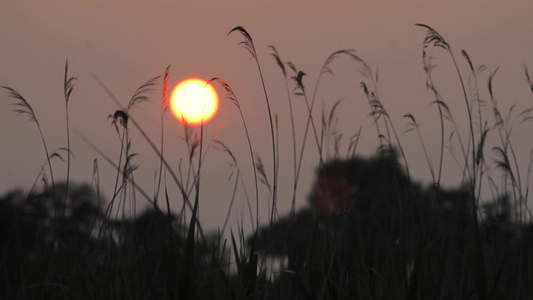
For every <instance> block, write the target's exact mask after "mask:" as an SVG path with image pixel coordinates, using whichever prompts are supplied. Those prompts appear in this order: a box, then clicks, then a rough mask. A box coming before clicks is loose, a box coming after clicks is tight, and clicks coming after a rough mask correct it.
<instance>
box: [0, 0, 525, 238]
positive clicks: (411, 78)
mask: <svg viewBox="0 0 533 300" xmlns="http://www.w3.org/2000/svg"><path fill="white" fill-rule="evenodd" d="M532 17H533V4H532V3H531V1H505V2H503V1H492V0H489V1H481V0H473V1H433V0H429V1H418V0H416V1H403V0H401V1H366V0H365V1H362V0H356V1H354V0H350V1H341V0H339V1H209V0H206V1H162V0H158V1H138V0H129V1H75V2H72V1H57V0H51V1H11V0H3V1H2V9H1V10H0V20H1V21H0V23H1V26H0V85H1V86H7V87H11V88H13V89H15V90H17V91H18V92H19V93H20V94H21V95H22V96H23V97H24V98H25V99H26V100H27V101H28V102H29V104H30V105H31V106H32V108H33V110H34V112H35V115H36V117H37V119H38V120H39V123H40V124H41V128H42V131H43V134H44V137H45V140H46V142H47V145H48V147H49V149H50V151H54V150H56V149H58V148H61V147H66V118H65V102H64V96H63V79H64V78H63V76H64V68H65V62H66V61H67V60H68V63H69V75H70V76H74V77H76V78H77V82H76V85H75V86H74V89H73V92H72V94H71V99H70V101H69V111H68V113H69V121H70V129H71V149H72V153H73V156H72V163H71V179H72V180H74V181H76V182H90V181H91V179H92V178H93V169H94V168H93V166H94V159H95V158H96V159H97V160H98V170H99V175H100V177H99V181H100V186H101V190H102V193H103V194H104V196H105V197H107V199H109V198H110V197H111V196H112V193H113V187H114V183H115V176H116V171H115V170H114V169H113V167H112V166H110V165H109V164H107V163H106V161H105V159H104V158H102V157H101V156H100V155H99V154H98V153H96V152H95V151H94V150H93V149H91V148H90V147H89V146H88V145H87V144H86V143H85V142H83V140H82V138H81V137H80V136H83V137H84V138H86V139H88V140H90V141H91V142H92V143H93V144H94V145H96V146H97V147H98V148H99V149H100V150H101V151H102V152H103V153H105V154H106V155H107V156H108V157H110V158H112V159H113V160H114V161H118V157H119V153H120V141H119V139H118V137H117V134H116V131H115V129H114V127H113V126H112V125H111V121H110V120H108V118H107V117H108V115H110V114H112V113H114V112H115V111H116V110H117V109H119V108H118V106H117V105H116V104H115V103H114V102H113V101H112V100H111V98H110V97H109V95H108V94H107V93H106V92H105V90H104V89H103V88H102V87H101V86H100V85H99V84H98V82H97V80H96V79H95V78H98V80H100V81H101V82H102V83H104V85H105V86H106V87H107V88H108V89H109V90H110V91H111V92H112V93H113V94H114V95H115V96H116V97H117V99H119V101H121V103H122V104H123V105H126V104H127V102H128V101H129V99H130V98H131V96H132V95H133V93H134V92H135V90H136V89H137V88H138V87H139V86H141V85H142V84H143V83H145V82H146V81H148V80H149V79H151V78H153V77H155V76H158V75H162V74H163V73H164V71H165V69H166V67H167V66H169V65H170V66H171V67H170V85H171V86H174V85H175V84H176V83H178V82H179V81H181V80H183V79H185V78H188V77H200V78H204V79H210V78H212V77H219V78H222V79H223V80H224V81H226V82H227V83H228V84H229V85H230V86H231V88H232V89H233V91H234V92H235V94H236V96H237V98H238V101H239V104H240V107H241V109H242V112H243V115H244V118H245V120H246V122H247V126H248V129H249V133H250V138H251V143H252V145H253V148H254V153H256V155H257V156H259V157H260V158H261V159H262V161H263V162H264V164H265V171H266V173H267V176H269V178H270V180H272V150H271V149H272V145H271V137H270V123H269V119H268V112H267V107H266V102H265V96H264V92H263V87H262V84H261V78H260V76H259V72H258V69H257V65H256V64H255V61H254V60H253V59H251V56H250V54H249V53H248V52H247V51H246V50H245V49H243V48H242V47H241V46H240V45H239V43H240V42H241V41H242V40H243V38H242V36H241V35H240V34H238V33H232V34H230V35H228V32H229V31H230V30H231V29H232V28H234V27H236V26H243V27H244V28H245V29H246V30H247V31H248V32H249V33H250V35H251V36H252V38H253V41H254V45H255V48H256V51H257V56H258V59H259V62H260V66H261V70H262V72H263V76H264V82H265V87H266V90H267V94H268V97H269V100H270V105H271V110H272V113H273V114H274V115H275V116H277V119H278V128H279V148H280V150H279V153H280V155H279V156H280V158H279V159H280V183H279V196H278V201H279V202H278V209H279V212H280V214H281V215H283V214H286V213H287V212H288V211H289V209H290V206H291V200H292V191H293V188H292V184H293V182H292V180H293V179H292V178H293V177H292V176H293V167H292V166H293V160H292V151H293V150H292V134H291V125H290V124H291V123H290V114H289V106H288V103H289V102H288V101H289V97H288V95H287V92H286V86H285V80H284V77H283V74H282V72H281V70H280V68H279V67H278V65H277V64H276V62H275V61H274V59H273V58H272V56H271V53H272V50H271V48H269V46H270V45H272V46H275V47H276V49H277V51H278V53H279V55H280V56H281V59H282V60H283V61H290V62H292V63H293V64H294V65H295V66H296V67H297V68H298V70H302V71H304V72H305V73H306V74H307V76H306V77H304V84H305V85H306V91H307V92H308V93H309V96H310V97H311V96H312V95H313V91H314V90H315V84H316V82H317V79H318V78H319V74H320V68H321V66H322V64H323V63H324V61H325V60H326V58H327V57H328V56H329V55H330V54H331V53H333V52H334V51H337V50H341V49H354V50H355V51H356V52H355V53H356V54H357V55H358V56H359V57H361V58H362V59H364V60H365V61H366V62H367V63H368V65H369V66H370V67H371V68H372V69H373V72H376V71H377V72H378V74H379V83H378V90H379V95H380V97H381V100H382V103H383V105H384V106H385V108H386V109H387V111H388V113H389V115H390V117H391V120H392V122H393V123H394V125H395V127H396V128H397V131H398V133H399V136H400V139H401V141H402V145H403V146H404V148H405V150H406V157H407V160H408V165H409V168H410V171H411V173H412V176H413V178H415V180H417V181H420V182H424V183H429V182H430V178H431V177H430V173H429V168H428V165H427V163H426V162H425V158H424V156H423V150H422V147H421V144H420V140H419V139H418V137H417V136H416V134H414V133H404V131H405V130H406V129H407V127H406V124H407V122H406V120H405V118H403V116H404V115H405V114H407V113H411V114H413V115H414V116H415V117H416V118H417V121H418V122H419V123H420V128H421V133H422V135H423V137H424V141H425V143H426V146H427V148H428V151H429V152H430V153H431V156H432V160H433V163H434V164H436V163H437V159H436V158H437V157H438V155H439V121H438V111H437V109H436V107H435V106H434V105H431V104H430V103H431V102H432V101H433V100H434V96H433V94H432V93H431V92H430V91H428V90H427V89H426V75H425V73H424V70H423V64H422V42H423V40H424V37H425V30H424V29H423V28H421V27H417V26H415V25H414V24H416V23H422V24H427V25H429V26H431V27H432V28H434V29H435V30H437V31H438V32H439V33H440V34H441V35H442V36H443V37H444V38H445V39H446V41H447V42H448V43H449V44H450V45H451V47H452V51H453V53H454V55H455V57H456V58H457V61H458V64H459V67H460V69H461V71H462V72H463V75H464V76H465V80H468V78H469V76H468V74H469V73H468V68H467V64H466V62H465V60H464V59H463V58H462V55H461V50H463V49H464V50H466V51H467V52H468V54H469V55H470V57H471V59H472V61H473V63H474V65H475V66H476V67H477V66H480V65H485V66H486V69H485V71H483V72H481V73H480V74H479V77H478V81H479V89H480V97H481V98H482V99H485V100H489V95H488V92H487V78H488V75H489V74H490V73H491V72H493V71H494V70H495V69H496V68H498V67H499V69H498V73H497V75H496V76H495V78H494V84H493V90H494V94H495V97H496V99H497V101H498V107H499V109H500V110H501V111H502V112H507V110H508V109H509V108H510V107H511V106H513V105H516V110H517V111H519V110H523V109H527V108H529V107H531V105H532V104H533V102H532V100H533V94H532V93H531V91H530V89H529V86H528V85H527V82H526V80H525V76H524V65H525V66H528V67H529V68H533V55H532V53H533V39H532V38H531V37H532V36H533V23H532V22H531V20H532ZM435 56H436V60H435V62H436V64H437V67H436V69H435V70H434V72H433V74H434V80H435V84H436V86H437V88H438V89H439V92H440V93H441V94H442V96H443V97H444V99H445V100H446V101H447V103H448V104H449V106H450V109H451V110H452V112H453V115H454V118H455V119H456V121H457V124H458V127H459V128H460V132H462V133H463V135H464V137H463V138H464V139H466V134H467V132H468V131H467V127H466V126H467V120H468V118H467V115H466V113H465V106H464V99H463V98H462V91H461V87H460V83H459V80H458V79H457V73H456V71H455V69H454V67H453V62H452V61H451V59H450V57H449V55H447V54H446V53H445V52H443V51H440V52H438V51H437V52H436V54H435ZM331 69H332V71H333V75H334V76H330V75H324V76H322V77H320V80H319V81H318V86H317V88H316V95H315V98H316V101H317V102H316V103H317V104H316V107H315V112H314V117H315V118H316V120H317V122H318V123H319V122H320V111H321V110H322V109H323V110H324V111H326V112H329V111H330V110H331V108H332V106H333V104H334V103H335V102H336V101H338V100H340V99H342V101H341V103H340V104H339V106H338V108H337V117H338V123H337V131H338V132H339V133H341V134H342V139H341V147H340V152H341V154H343V155H345V154H346V151H347V147H348V144H349V139H350V137H351V136H353V135H354V134H356V133H358V132H359V130H361V136H360V140H359V144H358V148H357V154H359V155H370V154H372V153H375V150H376V148H377V146H378V145H379V140H378V138H377V134H376V131H375V128H374V127H373V122H372V119H371V118H370V117H369V116H368V114H369V112H370V110H369V106H368V104H367V100H366V98H365V96H364V94H363V92H362V89H361V85H360V82H361V81H362V80H363V79H362V77H361V76H360V75H359V74H358V72H357V70H358V68H357V65H356V64H355V63H354V62H353V61H350V60H349V59H346V58H342V57H341V58H339V59H338V60H336V61H334V62H333V63H332V64H331ZM289 75H290V76H292V74H291V73H289ZM158 84H159V82H158ZM293 88H294V82H293V81H291V80H290V79H289V90H290V91H291V92H292V91H293ZM160 89H161V88H160V86H159V85H158V86H157V88H156V89H155V90H154V92H153V93H151V94H150V95H151V96H152V98H151V99H152V101H151V102H147V103H142V104H140V105H139V106H138V107H135V108H133V109H132V110H131V111H130V115H131V117H133V118H134V119H135V120H136V121H137V122H138V123H139V124H140V125H141V126H142V128H143V130H144V131H146V132H147V134H148V135H149V136H150V137H151V138H152V139H153V140H154V142H156V143H157V144H158V143H159V140H160V139H159V135H160V127H159V124H160V99H161V92H160ZM217 89H218V91H219V93H220V97H221V104H220V110H219V112H218V114H217V116H216V117H215V118H214V119H213V120H212V121H211V122H210V123H208V124H206V125H205V126H204V142H205V144H204V146H205V147H204V150H206V149H208V150H207V153H206V156H205V160H204V162H203V165H202V173H201V192H200V199H201V201H200V202H201V203H200V218H201V220H202V222H203V224H204V226H205V227H208V228H212V229H216V228H217V227H218V226H221V224H223V222H224V220H225V218H226V212H227V211H228V209H229V205H230V202H231V199H232V193H233V187H234V180H235V176H234V174H235V173H234V168H233V167H232V164H231V162H232V160H231V158H230V157H229V155H228V154H227V153H224V152H223V151H220V150H217V149H215V148H212V147H208V146H209V144H210V141H212V140H213V139H216V140H219V141H222V142H223V143H224V144H225V145H226V146H228V148H229V149H230V150H231V151H232V153H233V154H234V155H235V158H236V159H237V162H238V165H239V168H240V172H241V174H242V175H243V178H244V186H245V187H246V194H247V195H248V198H249V199H250V201H251V202H255V197H254V195H253V194H254V185H253V180H252V178H253V172H252V171H253V169H252V165H251V160H250V152H249V150H248V143H247V141H246V135H245V132H244V127H243V125H242V120H241V118H240V115H239V111H238V110H237V107H236V106H235V105H234V104H233V103H232V102H231V101H229V100H227V99H226V98H225V95H226V93H225V91H224V90H223V89H222V88H220V86H218V87H217ZM290 101H292V103H293V110H294V118H295V123H296V136H297V138H296V142H297V144H298V148H299V147H300V145H301V143H302V140H303V131H304V128H305V122H306V121H307V108H306V106H305V102H304V101H303V99H302V97H301V96H300V97H298V96H295V95H291V97H290ZM10 103H13V99H11V98H9V97H7V95H6V94H5V93H2V94H0V138H1V141H2V146H1V147H0V157H1V159H0V192H2V193H3V192H6V191H8V190H10V189H12V188H15V187H20V188H24V189H29V188H30V187H31V186H32V185H33V183H34V182H35V180H36V179H37V178H39V177H38V176H39V173H40V169H41V167H42V166H43V165H44V160H45V155H44V151H43V147H42V142H41V139H40V136H39V132H38V130H37V128H36V126H35V124H34V123H31V122H30V121H28V120H27V119H26V118H25V117H23V116H17V115H16V114H15V113H13V112H12V109H13V107H12V106H10ZM484 109H485V113H486V115H487V116H490V108H489V107H486V108H484ZM516 120H518V118H516ZM487 121H488V122H489V125H491V124H490V122H491V120H490V119H487ZM492 122H493V121H492ZM515 123H516V126H515V127H513V128H514V131H513V135H512V139H511V140H512V142H513V145H514V146H515V148H516V155H517V160H518V161H519V168H520V171H521V174H522V177H523V179H522V180H523V184H524V185H526V184H527V181H528V178H527V174H528V160H529V154H530V151H531V149H533V144H532V142H531V139H530V138H529V137H530V135H529V130H530V128H531V124H529V123H524V124H519V123H520V122H515ZM492 124H493V123H492ZM164 130H165V135H164V142H165V150H164V152H165V156H166V158H167V159H168V161H169V163H170V164H171V165H172V166H173V168H174V170H176V171H178V170H179V169H180V167H179V166H180V161H181V168H183V170H182V171H183V172H185V170H186V165H187V162H188V158H187V148H186V145H185V143H184V141H183V136H184V132H183V129H182V128H181V127H180V125H179V123H178V122H177V121H176V120H174V119H173V118H172V116H171V114H170V113H169V112H167V113H166V115H165V116H164ZM130 137H131V139H132V152H135V153H137V156H136V157H135V158H134V163H136V164H137V165H138V166H139V167H138V169H137V170H136V171H135V173H134V176H135V180H136V182H137V183H138V184H139V186H141V187H142V188H143V189H144V190H145V191H146V192H147V193H148V194H150V195H152V194H153V193H154V190H155V186H156V185H155V183H154V177H155V176H156V174H157V173H158V172H157V170H158V167H159V163H158V157H157V154H156V153H154V152H153V151H152V149H151V148H150V147H149V145H148V143H147V142H146V140H145V139H144V138H143V137H142V136H141V135H140V134H139V133H138V131H137V130H135V129H132V130H131V136H130ZM488 140H489V141H490V142H494V143H496V142H497V136H495V135H490V136H489V138H488ZM493 146H494V145H493ZM455 147H458V145H457V144H455ZM490 148H491V147H490V146H487V149H488V150H487V152H486V155H487V156H489V157H490V156H494V155H493V154H494V151H491V150H490ZM304 149H305V153H304V159H303V164H302V171H301V172H302V175H301V178H300V183H299V187H298V190H297V197H296V204H297V206H298V207H303V206H305V205H307V196H308V194H309V193H310V190H311V187H312V184H313V181H314V171H315V169H316V167H317V165H318V154H317V148H316V144H314V140H313V138H312V135H310V136H309V137H308V139H307V144H306V145H305V147H304ZM456 150H457V149H456ZM446 155H447V156H446V158H445V159H446V162H447V163H446V164H445V167H444V169H443V184H444V185H447V186H455V185H457V184H458V183H459V181H460V180H459V178H458V176H457V174H458V170H459V167H458V166H457V164H456V163H455V161H454V158H453V157H452V156H451V154H450V151H448V152H447V154H446ZM492 166H493V168H495V167H494V164H493V165H492ZM53 167H54V175H55V177H56V181H60V180H61V179H64V178H65V177H66V163H64V162H62V161H60V160H54V161H53ZM232 172H233V176H231V174H232ZM495 174H497V173H495ZM41 185H42V184H41V183H40V181H39V180H38V181H37V187H39V186H41ZM166 185H167V188H168V191H169V195H170V198H171V201H172V203H173V206H174V207H180V206H181V201H182V200H181V198H180V196H179V193H178V191H177V188H176V186H175V184H174V183H173V182H172V180H171V179H170V177H169V176H167V179H166ZM137 198H138V204H137V208H138V209H142V207H143V205H144V204H143V203H146V201H144V200H143V199H142V197H140V196H137ZM235 198H236V200H235V203H234V205H233V207H232V209H231V217H230V224H232V225H233V226H234V225H237V224H239V223H240V222H241V220H243V222H245V223H246V222H248V221H249V219H250V217H249V214H248V205H247V201H246V200H245V199H246V196H245V192H244V189H243V188H242V186H241V185H239V187H238V189H237V193H236V197H235ZM259 202H260V203H259V207H260V217H259V218H260V220H261V222H265V221H267V220H268V207H269V205H270V204H269V197H268V192H267V189H266V188H265V187H264V186H260V197H259ZM251 205H252V206H253V207H254V208H255V203H251ZM254 218H255V216H254Z"/></svg>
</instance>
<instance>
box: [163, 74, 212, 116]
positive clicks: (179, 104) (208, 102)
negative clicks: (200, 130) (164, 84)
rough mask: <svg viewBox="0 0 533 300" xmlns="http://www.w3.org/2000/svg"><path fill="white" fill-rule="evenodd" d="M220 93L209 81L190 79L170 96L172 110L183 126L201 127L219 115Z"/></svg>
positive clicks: (177, 86)
mask: <svg viewBox="0 0 533 300" xmlns="http://www.w3.org/2000/svg"><path fill="white" fill-rule="evenodd" d="M218 105H219V100H218V93H217V91H216V90H215V88H214V87H213V86H212V85H211V84H208V83H207V81H205V80H203V79H199V78H188V79H185V80H183V81H181V82H180V83H178V84H177V85H176V87H174V89H173V90H172V93H171V94H170V110H171V111H172V114H173V115H174V117H175V118H176V119H177V120H178V121H180V122H181V123H183V124H187V125H192V126H196V125H200V124H202V123H204V124H205V123H207V122H209V121H210V120H211V119H212V118H213V117H214V116H215V115H216V113H217V110H218Z"/></svg>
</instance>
